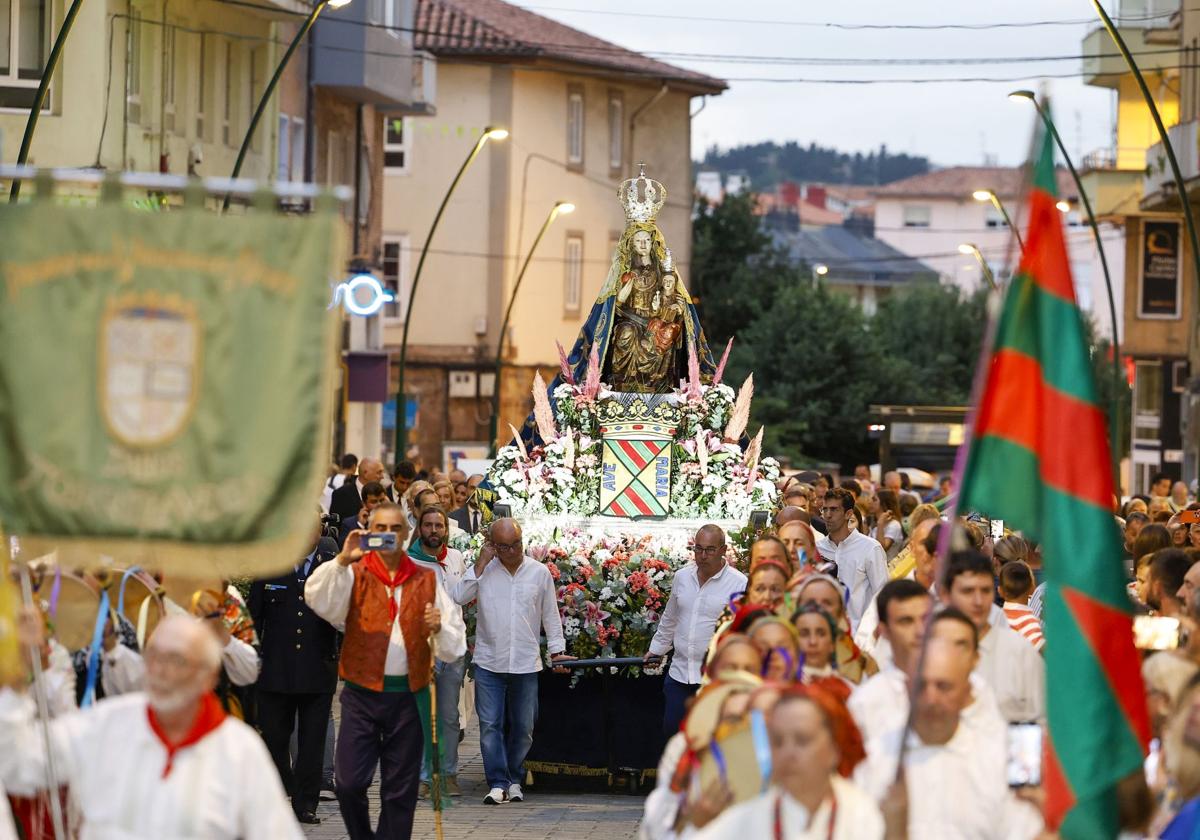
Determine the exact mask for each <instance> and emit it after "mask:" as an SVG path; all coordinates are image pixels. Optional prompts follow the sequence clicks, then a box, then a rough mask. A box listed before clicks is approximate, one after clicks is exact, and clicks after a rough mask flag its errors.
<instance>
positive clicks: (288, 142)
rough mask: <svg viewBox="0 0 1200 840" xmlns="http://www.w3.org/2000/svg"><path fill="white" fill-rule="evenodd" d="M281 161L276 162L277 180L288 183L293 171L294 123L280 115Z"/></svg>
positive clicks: (279, 152) (285, 116)
mask: <svg viewBox="0 0 1200 840" xmlns="http://www.w3.org/2000/svg"><path fill="white" fill-rule="evenodd" d="M278 141H279V151H278V154H279V159H278V160H277V161H276V162H275V180H276V181H286V180H288V176H289V175H290V174H291V171H292V121H291V119H290V118H289V117H288V116H287V115H285V114H280V115H279V138H278Z"/></svg>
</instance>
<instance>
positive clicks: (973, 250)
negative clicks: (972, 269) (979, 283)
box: [958, 242, 996, 292]
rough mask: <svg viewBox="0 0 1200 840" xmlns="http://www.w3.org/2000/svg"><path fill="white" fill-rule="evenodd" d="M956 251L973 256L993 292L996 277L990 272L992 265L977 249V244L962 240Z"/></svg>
mask: <svg viewBox="0 0 1200 840" xmlns="http://www.w3.org/2000/svg"><path fill="white" fill-rule="evenodd" d="M958 253H960V254H966V255H967V256H969V257H970V256H973V257H975V259H977V260H978V261H979V270H980V271H982V272H983V279H984V280H986V281H987V284H988V286H990V287H991V289H992V291H993V292H994V291H996V278H995V276H994V275H993V274H992V267H991V266H990V265H988V263H987V260H985V259H984V258H983V252H982V251H980V250H979V246H978V245H976V244H975V243H974V242H964V243H963V244H961V245H959V246H958Z"/></svg>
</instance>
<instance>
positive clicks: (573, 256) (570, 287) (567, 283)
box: [563, 232, 583, 313]
mask: <svg viewBox="0 0 1200 840" xmlns="http://www.w3.org/2000/svg"><path fill="white" fill-rule="evenodd" d="M564 264H565V267H566V271H565V272H564V276H563V309H565V310H566V311H567V312H568V313H573V312H578V311H579V297H580V292H581V290H582V288H583V234H582V233H574V232H573V233H568V234H567V248H566V259H565V260H564Z"/></svg>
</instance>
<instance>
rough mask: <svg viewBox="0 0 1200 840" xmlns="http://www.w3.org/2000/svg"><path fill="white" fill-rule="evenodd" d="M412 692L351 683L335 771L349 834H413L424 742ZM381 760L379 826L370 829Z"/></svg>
mask: <svg viewBox="0 0 1200 840" xmlns="http://www.w3.org/2000/svg"><path fill="white" fill-rule="evenodd" d="M424 740H425V739H424V735H423V732H422V729H421V718H420V715H419V714H418V713H417V702H416V699H415V698H414V697H413V695H412V694H410V693H408V692H407V691H404V692H386V693H385V692H378V691H368V690H367V689H365V688H358V687H357V686H353V685H350V684H349V683H347V684H346V687H345V688H344V689H343V690H342V725H341V727H340V728H339V730H338V739H337V750H336V755H335V757H334V768H335V769H334V773H335V774H336V776H337V796H338V806H339V807H340V808H341V811H342V820H343V822H345V823H346V831H347V833H349V835H350V840H372V838H376V837H378V838H379V840H409V838H410V837H412V827H413V812H415V811H416V809H417V783H418V781H419V780H420V776H421V750H422V749H423V748H424ZM376 764H378V765H379V799H380V803H379V826H378V828H377V829H376V830H374V831H372V830H371V817H370V814H369V813H368V812H367V790H368V789H369V788H370V787H371V781H372V779H374V777H375V765H376Z"/></svg>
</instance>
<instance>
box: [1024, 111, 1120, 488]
mask: <svg viewBox="0 0 1200 840" xmlns="http://www.w3.org/2000/svg"><path fill="white" fill-rule="evenodd" d="M1008 98H1009V99H1011V100H1013V101H1014V102H1021V101H1023V100H1024V101H1028V102H1030V103H1032V104H1033V107H1034V108H1036V109H1037V112H1038V116H1040V117H1041V118H1042V122H1043V123H1044V124H1045V126H1046V130H1047V131H1049V132H1050V136H1052V137H1053V138H1054V142H1055V144H1056V145H1057V146H1058V150H1059V151H1060V152H1061V153H1062V156H1063V161H1064V162H1065V163H1066V164H1067V169H1069V170H1070V171H1071V177H1072V178H1073V179H1074V180H1075V188H1076V189H1077V190H1079V200H1080V201H1081V202H1082V203H1083V209H1084V212H1085V213H1087V220H1088V225H1089V226H1090V227H1091V229H1092V238H1093V239H1095V240H1096V252H1097V253H1098V254H1099V255H1100V268H1101V269H1103V270H1104V288H1105V289H1106V290H1107V292H1108V315H1109V318H1110V319H1111V321H1112V341H1113V361H1112V369H1113V370H1112V373H1113V405H1112V411H1111V412H1110V414H1111V416H1110V417H1109V422H1110V423H1111V428H1110V429H1109V437H1110V438H1111V440H1112V453H1113V455H1112V457H1113V464H1114V470H1115V469H1116V465H1117V464H1118V463H1119V460H1118V456H1117V432H1118V430H1119V429H1120V425H1119V412H1120V410H1121V403H1120V401H1119V400H1118V399H1117V395H1118V394H1120V393H1121V378H1122V377H1121V344H1120V342H1119V341H1118V340H1117V304H1116V301H1115V299H1114V298H1113V287H1112V277H1111V276H1110V275H1109V273H1108V258H1107V257H1106V256H1105V255H1104V243H1103V242H1102V241H1101V240H1100V226H1099V225H1098V224H1096V214H1095V213H1093V212H1092V202H1091V200H1090V199H1089V198H1088V194H1087V190H1085V189H1084V188H1083V181H1081V180H1080V179H1079V171H1078V170H1077V169H1075V164H1074V163H1072V162H1071V156H1070V155H1068V154H1067V147H1066V146H1064V145H1063V141H1062V137H1060V136H1059V134H1058V129H1057V128H1055V127H1054V121H1053V120H1052V119H1050V109H1049V108H1047V107H1045V105H1044V104H1043V103H1041V102H1038V100H1037V96H1035V95H1034V93H1033V91H1031V90H1014V91H1013V92H1012V93H1010V94H1009V95H1008ZM1063 204H1064V202H1061V201H1060V202H1059V209H1060V210H1063V212H1066V211H1067V210H1069V209H1070V205H1067V206H1066V208H1065V209H1064V208H1063V206H1062V205H1063Z"/></svg>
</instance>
